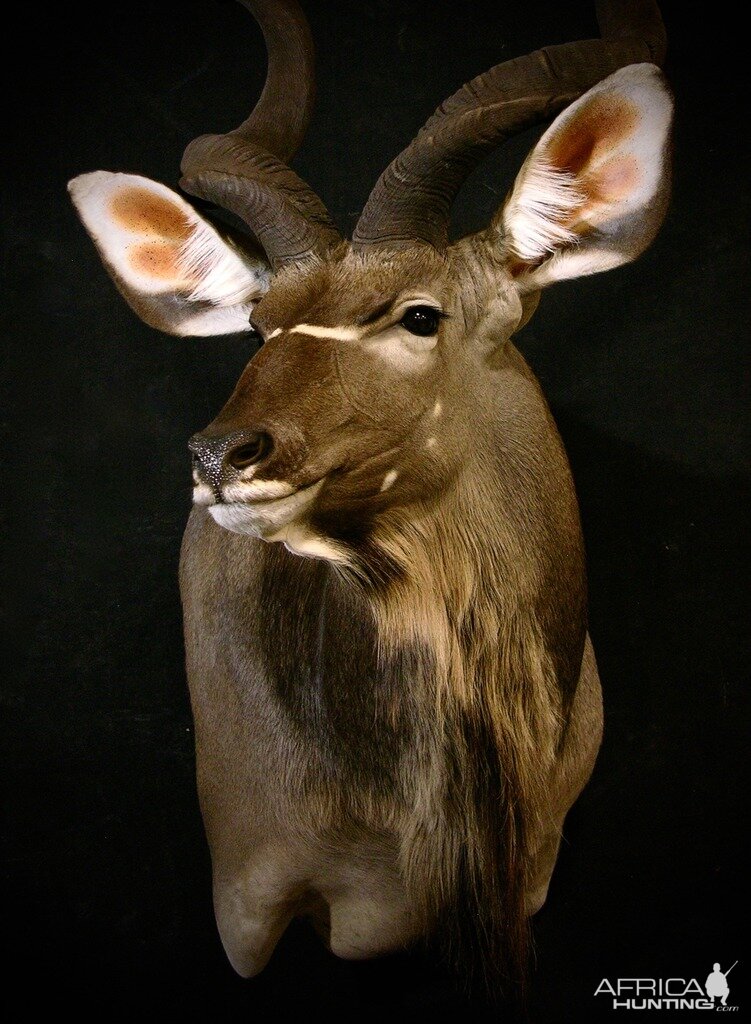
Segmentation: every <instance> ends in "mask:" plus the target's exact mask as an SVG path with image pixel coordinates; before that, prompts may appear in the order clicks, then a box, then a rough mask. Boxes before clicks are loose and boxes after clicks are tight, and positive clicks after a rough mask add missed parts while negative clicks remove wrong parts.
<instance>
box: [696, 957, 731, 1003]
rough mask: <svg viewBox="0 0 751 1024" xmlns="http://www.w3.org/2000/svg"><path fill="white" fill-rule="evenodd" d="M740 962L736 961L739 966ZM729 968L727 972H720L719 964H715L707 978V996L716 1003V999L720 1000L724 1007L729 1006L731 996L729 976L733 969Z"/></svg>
mask: <svg viewBox="0 0 751 1024" xmlns="http://www.w3.org/2000/svg"><path fill="white" fill-rule="evenodd" d="M737 963H738V961H737V960H736V961H735V964H737ZM735 964H733V965H732V967H728V969H727V970H726V971H721V970H720V965H719V964H713V966H712V973H711V974H710V975H709V977H708V978H707V983H706V985H705V986H704V987H705V989H706V990H707V996H708V997H709V999H711V1000H712V1003H714V1001H715V999H718V998H719V1000H720V1003H721V1005H722V1006H727V1003H728V996H729V995H730V986H729V985H728V974H730V972H731V971H732V969H733V967H735Z"/></svg>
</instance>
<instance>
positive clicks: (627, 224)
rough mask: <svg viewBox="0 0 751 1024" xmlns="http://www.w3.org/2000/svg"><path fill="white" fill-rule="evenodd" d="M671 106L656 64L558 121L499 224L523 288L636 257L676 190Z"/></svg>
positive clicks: (599, 88)
mask: <svg viewBox="0 0 751 1024" xmlns="http://www.w3.org/2000/svg"><path fill="white" fill-rule="evenodd" d="M672 109H673V105H672V100H671V95H670V92H669V90H668V88H667V85H666V83H665V80H664V78H663V76H662V74H661V72H660V71H659V69H658V68H656V67H655V66H654V65H653V64H632V65H630V66H629V67H625V68H622V69H621V70H620V71H616V73H615V74H614V75H611V76H610V77H609V78H606V79H604V81H602V82H600V83H599V84H598V85H596V86H595V87H594V88H593V89H590V90H589V92H586V93H585V94H584V95H583V96H581V97H580V98H579V99H578V100H577V101H576V102H575V103H572V104H571V106H570V107H567V108H566V110H564V112H563V113H562V114H561V115H560V116H559V117H558V118H557V119H556V120H555V121H554V122H553V124H552V125H551V126H550V128H549V129H548V130H547V131H546V132H545V134H544V135H543V137H542V138H541V139H540V141H539V143H538V144H537V145H536V146H535V148H534V149H533V150H532V152H531V153H530V155H529V157H528V158H527V160H526V162H525V163H524V166H523V167H522V169H521V171H520V173H519V176H518V177H517V179H516V183H515V185H514V188H513V191H512V192H511V195H510V196H509V198H508V200H507V202H506V204H505V205H504V207H503V209H502V211H501V213H500V216H499V217H497V218H496V221H495V223H494V225H493V229H495V230H498V229H499V228H500V229H501V230H502V232H503V235H504V238H505V241H506V244H507V246H508V249H509V268H510V270H511V272H512V274H513V275H514V277H515V278H516V280H517V283H518V285H519V288H520V290H521V291H522V292H526V291H531V290H536V289H539V288H542V287H544V286H545V285H548V284H551V283H552V282H553V281H562V280H565V279H566V278H571V277H579V276H581V275H583V274H594V273H597V272H598V271H600V270H608V269H610V268H611V267H617V266H618V265H619V264H621V263H627V262H629V261H630V260H633V259H636V257H637V256H639V255H640V254H641V253H642V252H643V251H644V250H645V249H646V248H647V246H648V245H649V244H650V242H651V241H652V239H653V238H654V236H655V235H656V233H657V230H658V228H659V227H660V224H661V223H662V220H663V217H664V215H665V210H666V208H667V200H668V195H669V190H670V167H669V164H670V159H669V134H670V124H671V118H672Z"/></svg>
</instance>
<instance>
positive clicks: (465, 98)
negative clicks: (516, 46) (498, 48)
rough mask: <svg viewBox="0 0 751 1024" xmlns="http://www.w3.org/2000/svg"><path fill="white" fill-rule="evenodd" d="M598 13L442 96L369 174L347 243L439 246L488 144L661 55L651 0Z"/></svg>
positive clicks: (660, 30)
mask: <svg viewBox="0 0 751 1024" xmlns="http://www.w3.org/2000/svg"><path fill="white" fill-rule="evenodd" d="M597 20H598V24H599V27H600V32H601V35H602V38H601V39H589V40H584V41H582V42H574V43H565V44H563V45H561V46H551V47H547V48H545V49H542V50H537V51H536V52H535V53H532V54H529V55H528V56H526V57H518V58H516V59H515V60H510V61H506V62H505V63H503V64H498V65H496V67H494V68H491V69H490V71H486V72H485V73H484V74H482V75H479V76H478V77H477V78H474V79H473V80H472V81H471V82H468V83H467V84H466V85H465V86H463V87H462V88H461V89H459V90H458V91H457V92H455V93H454V94H453V96H451V97H449V99H447V100H446V101H445V102H444V103H442V104H441V106H440V107H439V108H438V109H437V110H436V112H435V113H434V114H433V116H432V117H431V118H430V119H429V120H428V121H427V122H426V123H425V125H424V126H423V128H422V129H421V130H420V132H419V133H418V134H417V136H416V137H415V138H414V140H413V141H412V142H411V143H410V144H409V146H407V148H406V149H404V150H403V151H402V152H401V153H400V154H399V156H397V157H396V159H395V160H393V161H392V162H391V164H389V166H388V167H387V168H386V170H385V171H384V172H383V174H382V175H381V177H380V178H379V179H378V181H377V183H376V185H375V188H374V189H373V191H372V192H371V194H370V197H369V199H368V201H367V203H366V205H365V207H364V209H363V211H362V214H361V215H360V218H359V220H358V222H357V227H356V228H355V232H354V235H353V245H354V246H355V247H356V248H361V247H367V246H370V245H389V246H391V247H394V248H406V247H409V246H413V245H417V244H420V243H424V244H428V245H432V246H434V247H435V248H436V249H443V248H445V246H446V245H447V243H448V229H449V218H450V212H451V205H452V203H453V201H454V199H455V197H456V195H457V193H458V191H459V189H460V187H461V185H462V182H463V181H464V180H465V178H466V177H467V175H468V174H469V173H470V172H471V171H472V170H473V169H474V168H475V167H476V166H477V164H478V163H479V162H480V160H481V159H482V158H483V157H484V156H485V155H486V154H487V153H488V152H489V151H490V150H492V149H494V148H495V147H496V146H498V145H500V143H502V142H503V141H505V140H506V139H507V138H509V137H510V136H512V135H514V134H516V133H517V132H520V131H522V130H524V129H525V128H529V127H530V126H532V125H534V124H537V123H539V122H541V121H545V120H548V119H549V118H551V117H553V115H554V114H556V113H557V112H558V111H560V110H562V109H563V108H564V107H566V106H568V104H569V103H572V102H573V101H574V100H575V99H576V98H577V97H578V96H580V95H581V94H582V93H583V92H586V90H587V89H589V88H591V87H592V86H593V85H595V84H596V83H597V82H599V81H600V80H601V79H603V78H606V77H607V76H608V75H610V74H612V73H613V72H614V71H617V70H618V69H619V68H621V67H625V66H626V65H627V64H636V63H641V62H644V61H650V62H652V63H654V64H658V65H661V64H662V62H663V61H664V58H665V45H666V44H665V27H664V25H663V22H662V18H661V16H660V11H659V8H658V6H657V4H656V3H655V2H654V0H601V2H600V3H598V4H597Z"/></svg>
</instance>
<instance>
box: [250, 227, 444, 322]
mask: <svg viewBox="0 0 751 1024" xmlns="http://www.w3.org/2000/svg"><path fill="white" fill-rule="evenodd" d="M446 280H447V275H446V261H445V259H444V258H443V257H442V256H441V255H440V254H439V253H437V252H436V251H435V250H433V249H427V247H425V246H421V247H419V248H417V247H416V248H415V249H407V250H402V251H400V252H393V251H390V250H388V249H385V248H382V247H373V249H372V250H366V251H359V252H353V251H352V250H351V249H349V248H348V247H347V248H346V249H344V250H340V251H338V252H337V253H336V254H335V256H334V257H332V258H330V259H328V260H326V261H322V262H319V263H315V264H312V265H309V266H289V267H285V268H284V269H283V270H281V271H280V272H279V273H278V274H277V276H276V277H275V278H274V280H273V281H272V284H271V287H270V289H269V291H268V292H267V294H266V295H265V296H264V297H263V299H262V300H261V302H259V304H258V305H257V306H256V308H255V310H254V313H253V319H254V320H255V321H256V322H258V323H260V324H262V325H263V326H265V327H266V328H268V329H276V328H278V327H283V328H289V327H291V326H293V325H294V324H297V323H300V322H305V323H308V324H316V325H319V326H322V327H337V326H340V325H343V324H356V323H358V322H359V321H360V320H361V319H362V318H363V317H365V316H368V315H369V314H371V313H372V312H373V311H374V310H376V309H377V308H378V306H379V305H382V304H383V303H384V302H387V301H390V300H392V299H394V298H396V297H397V296H398V295H399V294H400V293H402V292H405V291H407V290H409V289H422V290H426V289H427V290H428V291H433V292H435V293H436V298H438V299H440V298H441V294H442V293H443V291H444V290H445V286H446Z"/></svg>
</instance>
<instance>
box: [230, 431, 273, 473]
mask: <svg viewBox="0 0 751 1024" xmlns="http://www.w3.org/2000/svg"><path fill="white" fill-rule="evenodd" d="M270 451H271V438H270V437H269V435H268V434H256V436H255V437H253V438H252V439H251V440H246V441H245V442H244V443H243V444H241V445H238V446H237V448H233V449H232V451H231V452H230V453H229V454H228V455H227V462H229V464H230V466H233V467H234V468H235V469H247V468H248V466H255V465H256V464H257V463H259V462H260V461H261V460H262V459H265V458H266V456H267V455H268V454H269V452H270Z"/></svg>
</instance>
